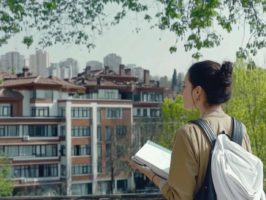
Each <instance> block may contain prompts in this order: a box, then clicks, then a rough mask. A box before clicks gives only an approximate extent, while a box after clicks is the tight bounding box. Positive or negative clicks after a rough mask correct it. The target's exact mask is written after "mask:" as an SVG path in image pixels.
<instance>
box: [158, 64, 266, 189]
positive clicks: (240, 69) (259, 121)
mask: <svg viewBox="0 0 266 200" xmlns="http://www.w3.org/2000/svg"><path fill="white" fill-rule="evenodd" d="M250 66H251V64H250V62H247V63H246V62H244V61H243V60H237V61H236V63H235V65H234V74H233V93H232V98H231V100H230V101H229V102H228V103H226V104H225V105H224V110H225V112H226V113H228V114H229V115H231V116H234V117H235V118H237V119H239V120H240V121H241V122H243V123H244V124H245V125H246V128H247V132H248V135H249V137H250V141H251V146H252V151H253V153H254V154H255V155H257V156H258V157H259V158H260V159H261V160H262V161H263V163H264V174H266V124H265V121H266V93H265V91H266V70H265V69H261V68H258V67H254V65H252V67H250ZM162 108H163V119H164V128H165V129H164V132H163V133H162V134H161V138H160V142H161V144H163V145H164V146H167V147H169V148H171V147H172V145H171V144H172V142H173V138H174V135H175V130H176V129H177V128H178V127H181V126H182V125H183V124H185V123H186V122H188V121H189V120H191V119H196V118H198V117H199V115H198V113H196V112H195V111H187V110H185V109H184V108H183V102H182V98H181V97H178V98H177V99H176V100H175V101H173V100H170V99H165V101H164V103H163V107H162ZM171 123H172V124H173V125H171ZM265 187H266V185H265ZM265 189H266V188H265Z"/></svg>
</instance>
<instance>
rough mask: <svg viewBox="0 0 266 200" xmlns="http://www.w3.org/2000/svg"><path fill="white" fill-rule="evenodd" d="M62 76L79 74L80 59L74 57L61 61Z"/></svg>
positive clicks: (70, 76)
mask: <svg viewBox="0 0 266 200" xmlns="http://www.w3.org/2000/svg"><path fill="white" fill-rule="evenodd" d="M59 67H60V78H62V79H70V78H72V77H75V76H77V75H78V72H79V67H78V61H76V60H75V59H73V58H68V59H66V60H65V61H62V62H60V63H59Z"/></svg>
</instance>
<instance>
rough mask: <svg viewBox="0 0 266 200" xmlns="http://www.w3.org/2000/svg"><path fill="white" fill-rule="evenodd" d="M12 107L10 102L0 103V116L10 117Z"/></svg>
mask: <svg viewBox="0 0 266 200" xmlns="http://www.w3.org/2000/svg"><path fill="white" fill-rule="evenodd" d="M11 115H12V107H11V105H10V104H0V117H11Z"/></svg>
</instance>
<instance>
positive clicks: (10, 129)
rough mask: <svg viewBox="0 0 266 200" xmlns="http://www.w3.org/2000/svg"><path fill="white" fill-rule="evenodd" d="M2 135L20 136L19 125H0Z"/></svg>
mask: <svg viewBox="0 0 266 200" xmlns="http://www.w3.org/2000/svg"><path fill="white" fill-rule="evenodd" d="M0 136H6V137H10V136H11V137H13V136H19V126H17V125H6V126H0Z"/></svg>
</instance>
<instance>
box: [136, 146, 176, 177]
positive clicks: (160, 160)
mask: <svg viewBox="0 0 266 200" xmlns="http://www.w3.org/2000/svg"><path fill="white" fill-rule="evenodd" d="M171 154H172V152H171V151H170V150H169V149H166V148H164V147H162V146H160V145H158V144H156V143H154V142H151V141H147V142H146V143H145V145H144V146H143V147H142V148H141V149H140V150H139V151H138V152H137V153H136V154H135V156H133V157H132V159H133V160H134V161H136V162H137V163H139V164H142V165H146V166H148V167H149V168H150V169H151V170H153V171H154V173H156V174H157V175H159V176H161V177H162V178H164V179H167V177H168V174H169V168H170V162H171Z"/></svg>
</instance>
